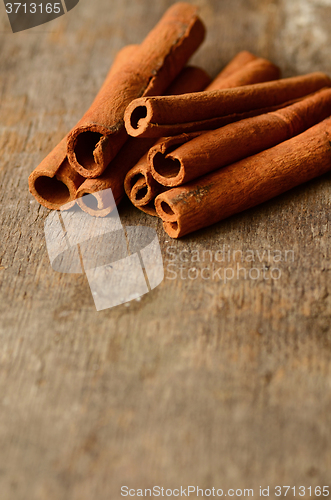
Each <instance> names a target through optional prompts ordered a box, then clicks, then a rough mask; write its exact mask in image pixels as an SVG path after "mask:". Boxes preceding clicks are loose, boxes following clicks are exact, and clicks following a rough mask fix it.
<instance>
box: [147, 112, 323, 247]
mask: <svg viewBox="0 0 331 500" xmlns="http://www.w3.org/2000/svg"><path fill="white" fill-rule="evenodd" d="M329 170H331V118H327V119H325V120H324V121H322V122H320V123H318V124H317V125H314V126H313V127H311V128H309V129H308V130H306V131H305V132H303V133H302V134H300V135H297V136H295V137H293V138H292V139H289V140H288V141H285V142H282V143H281V144H278V145H277V146H275V147H273V148H270V149H267V150H266V151H263V152H261V153H259V154H257V155H254V156H251V157H249V158H246V159H244V160H240V161H239V162H236V163H234V164H232V165H228V166H227V167H224V168H222V169H220V170H216V171H214V172H212V173H210V174H208V175H206V176H203V177H200V178H199V179H197V180H196V181H191V182H190V183H188V184H185V185H183V186H180V187H176V188H173V189H170V190H168V191H165V192H164V193H162V194H160V195H159V196H158V197H157V198H156V200H155V206H156V210H157V213H158V215H159V216H160V217H161V218H162V219H163V221H164V228H165V230H166V232H167V233H168V234H169V236H171V237H172V238H178V237H180V236H184V235H185V234H188V233H191V232H192V231H196V230H197V229H201V228H203V227H206V226H209V225H211V224H214V223H215V222H218V221H220V220H223V219H226V218H227V217H230V216H231V215H234V214H237V213H239V212H242V211H244V210H247V209H248V208H251V207H254V206H256V205H259V204H260V203H263V202H264V201H267V200H270V199H271V198H273V197H275V196H278V195H279V194H281V193H284V192H285V191H288V190H289V189H292V188H293V187H295V186H298V185H299V184H302V183H304V182H307V181H309V180H311V179H313V178H314V177H317V176H319V175H322V174H324V173H325V172H328V171H329Z"/></svg>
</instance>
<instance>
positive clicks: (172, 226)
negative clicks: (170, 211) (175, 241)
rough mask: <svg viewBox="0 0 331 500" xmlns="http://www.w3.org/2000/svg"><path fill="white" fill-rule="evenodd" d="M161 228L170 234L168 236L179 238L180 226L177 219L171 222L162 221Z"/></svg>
mask: <svg viewBox="0 0 331 500" xmlns="http://www.w3.org/2000/svg"><path fill="white" fill-rule="evenodd" d="M163 228H164V230H165V232H166V233H167V234H168V235H169V236H170V238H179V236H180V228H179V224H178V222H177V221H173V222H166V221H164V222H163Z"/></svg>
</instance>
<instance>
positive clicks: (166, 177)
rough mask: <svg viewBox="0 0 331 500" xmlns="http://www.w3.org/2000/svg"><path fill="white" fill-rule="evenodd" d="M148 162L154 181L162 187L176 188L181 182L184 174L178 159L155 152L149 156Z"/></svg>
mask: <svg viewBox="0 0 331 500" xmlns="http://www.w3.org/2000/svg"><path fill="white" fill-rule="evenodd" d="M150 162H151V163H150V165H151V170H152V175H153V177H154V179H155V180H156V181H157V182H159V183H160V184H162V185H163V186H176V185H177V184H178V183H181V182H182V180H183V178H184V172H183V168H182V164H181V162H180V160H179V159H177V158H171V156H168V155H166V156H165V155H164V154H162V153H161V152H156V153H155V154H154V155H151V157H150Z"/></svg>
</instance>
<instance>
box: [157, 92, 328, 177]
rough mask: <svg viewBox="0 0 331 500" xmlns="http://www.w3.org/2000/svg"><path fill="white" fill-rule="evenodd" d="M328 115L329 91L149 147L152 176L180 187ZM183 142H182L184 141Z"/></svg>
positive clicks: (281, 139) (291, 134)
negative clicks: (188, 136) (175, 145)
mask: <svg viewBox="0 0 331 500" xmlns="http://www.w3.org/2000/svg"><path fill="white" fill-rule="evenodd" d="M330 115H331V89H324V90H320V91H318V92H316V93H315V94H314V95H312V96H309V97H307V98H305V99H303V100H302V101H300V102H297V103H295V104H292V105H291V106H288V107H285V108H282V109H279V110H277V111H274V112H272V113H267V114H263V115H260V116H256V117H254V118H248V119H246V120H242V121H239V122H236V123H233V124H231V125H226V126H225V127H222V128H220V129H217V130H213V131H210V132H206V133H204V134H203V135H199V136H198V137H196V138H194V139H193V140H190V142H187V141H185V140H183V141H181V140H180V136H179V137H178V140H177V141H176V142H177V144H179V145H180V147H178V148H177V149H175V150H174V149H173V144H176V142H175V140H174V139H175V138H172V139H170V140H167V141H163V142H162V143H160V144H156V145H155V146H154V147H152V148H151V149H150V151H149V154H148V161H149V163H150V167H151V175H152V176H153V177H154V179H155V181H157V182H158V183H160V184H162V185H164V186H179V185H181V184H184V183H186V182H189V181H191V180H193V179H196V178H197V177H200V176H202V175H204V174H207V173H209V172H211V171H213V170H216V169H218V168H221V167H224V166H225V165H229V164H230V163H234V162H235V161H238V160H241V159H242V158H247V157H248V156H251V155H253V154H257V153H259V152H260V151H263V150H265V149H269V148H271V147H273V146H276V145H277V144H279V143H280V142H283V141H285V140H287V139H290V138H291V137H293V136H295V135H298V134H300V133H301V132H303V131H304V130H306V129H307V128H310V127H312V126H313V125H315V124H316V123H318V122H319V121H321V120H324V119H325V118H327V117H328V116H330ZM184 139H185V138H184Z"/></svg>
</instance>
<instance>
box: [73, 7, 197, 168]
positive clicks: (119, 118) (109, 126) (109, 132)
mask: <svg viewBox="0 0 331 500" xmlns="http://www.w3.org/2000/svg"><path fill="white" fill-rule="evenodd" d="M204 36H205V28H204V25H203V24H202V22H201V20H200V18H199V17H198V15H197V8H196V7H194V6H192V5H190V4H188V3H181V2H180V3H176V4H174V5H172V6H171V7H170V8H169V9H168V10H167V12H166V13H165V14H164V16H163V17H162V19H161V20H160V21H159V23H158V24H157V25H156V26H155V28H154V29H153V30H152V31H151V32H150V33H149V35H148V36H147V37H146V39H145V40H144V41H143V42H142V44H141V45H140V46H139V48H138V50H137V52H136V53H135V55H134V57H133V58H130V60H127V63H126V64H125V65H124V66H123V67H122V69H121V71H119V72H117V73H116V74H115V75H113V76H112V77H111V78H108V79H107V84H106V85H103V87H102V89H101V90H100V92H99V94H98V95H97V97H96V98H95V100H94V102H93V104H92V106H91V107H90V109H89V110H88V111H87V112H86V114H85V115H84V116H83V118H82V119H81V120H80V121H79V122H78V124H77V125H76V127H75V128H74V129H73V130H72V131H71V133H70V134H69V136H68V145H67V152H68V159H69V162H70V164H71V166H72V167H73V168H74V169H75V170H76V171H77V172H78V173H79V174H81V175H82V176H84V177H87V178H95V177H98V176H99V175H101V174H102V172H103V171H104V170H105V169H106V167H107V166H108V164H109V163H110V161H111V160H112V159H113V158H114V157H115V155H116V154H117V153H118V151H119V150H120V148H121V147H122V146H123V144H124V143H125V141H126V139H127V134H126V131H125V128H124V123H123V117H124V111H125V108H126V107H127V105H128V104H129V103H130V102H131V101H132V100H133V99H135V98H137V97H140V96H149V95H162V94H163V93H164V91H165V90H166V88H167V87H168V86H169V85H170V83H171V82H172V81H173V80H174V78H175V77H176V76H177V75H178V74H179V73H180V71H181V70H182V68H183V67H184V66H185V64H186V62H187V61H188V59H189V58H190V57H191V55H192V54H193V53H194V52H195V51H196V49H197V48H198V47H199V45H200V44H201V43H202V41H203V39H204Z"/></svg>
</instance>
